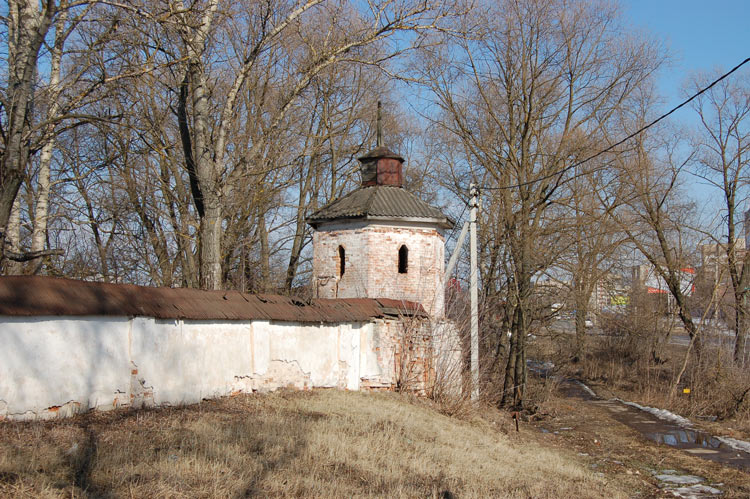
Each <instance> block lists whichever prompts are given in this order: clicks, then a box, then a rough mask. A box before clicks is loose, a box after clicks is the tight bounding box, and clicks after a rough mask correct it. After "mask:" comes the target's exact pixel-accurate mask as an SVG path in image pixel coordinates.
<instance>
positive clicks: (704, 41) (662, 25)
mask: <svg viewBox="0 0 750 499" xmlns="http://www.w3.org/2000/svg"><path fill="white" fill-rule="evenodd" d="M621 5H622V13H623V15H624V21H625V22H626V23H628V24H630V25H633V26H634V27H635V28H640V29H643V30H645V31H647V32H649V33H650V34H651V35H652V36H655V37H656V38H658V39H659V40H661V41H662V42H663V43H664V45H665V47H666V48H667V50H668V51H669V53H670V56H671V62H670V64H669V65H668V66H667V67H665V68H664V70H663V71H662V73H661V75H660V78H659V90H660V93H661V94H662V95H663V98H664V104H663V109H659V110H658V112H659V114H661V113H662V112H666V111H668V110H669V109H671V108H672V107H674V106H675V105H677V104H679V103H680V102H682V101H683V100H684V99H685V98H686V95H685V94H684V93H683V91H682V87H683V85H684V84H685V81H686V79H687V78H688V77H690V75H691V74H694V73H695V72H713V71H714V70H720V71H721V73H722V74H723V73H725V72H727V71H729V70H730V69H732V68H733V67H735V66H736V65H737V64H739V63H740V62H742V61H743V60H745V59H746V58H748V57H750V0H744V1H741V0H714V1H710V0H703V1H699V0H651V1H649V0H622V4H621ZM749 77H750V63H748V64H745V66H743V68H742V69H741V70H740V71H738V72H736V73H734V74H733V75H732V76H730V78H749ZM672 118H673V121H674V122H675V123H677V124H680V125H683V126H687V127H689V128H691V127H697V126H698V120H697V117H696V115H695V112H694V111H692V110H691V109H690V108H689V106H686V107H685V108H682V109H681V110H679V111H677V112H676V113H675V114H673V115H672ZM688 182H689V185H690V194H691V195H692V196H695V198H696V199H697V201H698V203H699V206H702V208H703V209H702V212H703V216H704V217H706V219H707V220H710V219H713V218H714V215H715V213H716V210H717V209H718V201H719V197H718V196H717V191H716V190H714V188H712V187H709V186H708V185H706V183H705V181H703V180H699V179H697V178H695V177H693V178H692V179H690V180H688Z"/></svg>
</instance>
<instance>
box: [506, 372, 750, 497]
mask: <svg viewBox="0 0 750 499" xmlns="http://www.w3.org/2000/svg"><path fill="white" fill-rule="evenodd" d="M614 404H615V405H613V403H612V402H610V401H607V400H592V397H591V396H590V395H588V394H587V393H586V392H585V390H584V389H583V388H581V387H578V388H576V387H575V386H573V385H572V384H571V382H561V383H558V386H557V389H556V390H555V393H554V394H553V395H552V397H551V398H550V400H549V401H547V402H545V404H544V407H543V408H542V410H541V414H540V415H539V417H535V418H532V421H529V422H527V423H526V424H525V425H524V423H523V422H522V423H521V429H522V431H523V432H524V433H526V435H527V436H529V437H531V438H536V439H538V440H539V441H540V442H543V443H544V444H546V445H551V446H555V447H559V448H564V449H567V450H568V451H572V452H575V453H576V454H577V455H578V457H579V458H581V459H583V460H584V461H586V462H588V464H589V466H590V467H591V469H593V470H595V472H596V473H597V474H601V476H604V477H605V478H607V479H611V480H612V481H614V482H616V483H619V484H623V485H625V486H626V487H627V488H628V490H631V491H632V495H633V497H750V469H745V470H743V469H739V468H735V467H731V466H727V465H724V464H721V463H716V462H712V461H710V460H706V459H704V457H705V455H702V453H700V452H695V453H690V452H685V451H684V450H680V449H679V448H675V447H670V446H668V445H665V444H659V443H656V442H654V441H653V440H649V439H648V438H646V436H644V433H642V432H641V431H639V430H637V429H635V428H633V427H631V426H629V425H627V424H624V423H623V422H622V421H623V420H624V418H623V416H624V412H623V410H622V408H623V407H627V406H622V404H619V403H616V402H615V403H614ZM628 410H632V411H635V413H640V414H633V415H630V416H628V417H639V418H640V420H641V421H646V420H647V419H648V418H649V417H650V415H648V414H647V413H644V412H642V411H640V410H638V409H635V408H627V409H624V411H628ZM642 424H652V423H642ZM524 426H525V428H524Z"/></svg>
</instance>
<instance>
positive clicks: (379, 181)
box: [357, 146, 404, 187]
mask: <svg viewBox="0 0 750 499" xmlns="http://www.w3.org/2000/svg"><path fill="white" fill-rule="evenodd" d="M357 159H359V162H360V163H362V165H361V166H360V172H361V173H362V186H363V187H369V186H371V185H393V186H395V187H403V184H404V173H403V165H404V158H402V157H401V156H399V155H398V154H396V153H394V152H392V151H391V150H390V149H388V148H387V147H383V146H379V147H376V148H375V149H373V150H372V151H370V152H368V153H367V154H365V155H364V156H360V157H359V158H357Z"/></svg>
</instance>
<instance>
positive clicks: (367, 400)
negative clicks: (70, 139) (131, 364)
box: [0, 390, 624, 497]
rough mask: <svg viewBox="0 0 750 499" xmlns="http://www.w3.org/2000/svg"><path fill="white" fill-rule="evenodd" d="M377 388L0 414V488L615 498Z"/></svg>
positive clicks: (6, 491) (542, 454)
mask: <svg viewBox="0 0 750 499" xmlns="http://www.w3.org/2000/svg"><path fill="white" fill-rule="evenodd" d="M496 428H498V425H494V426H493V424H492V423H489V422H487V421H486V420H479V419H477V420H472V421H465V420H458V419H455V418H449V417H447V416H444V415H441V414H439V413H438V412H436V411H434V410H432V409H431V408H429V407H427V406H426V405H424V404H420V403H413V402H411V401H410V400H409V399H408V398H406V397H404V396H400V395H396V394H391V393H382V394H366V393H352V392H340V391H334V390H329V391H315V392H278V393H274V394H270V395H248V396H239V397H236V398H232V399H223V400H217V401H210V402H204V403H202V404H199V405H194V406H189V407H184V408H172V409H158V410H146V411H117V412H112V413H89V414H85V415H82V416H78V417H76V418H73V419H69V420H63V421H53V422H34V423H8V422H5V423H0V496H3V497H5V496H34V497H80V496H92V497H230V496H231V497H243V496H256V495H257V496H296V497H354V496H357V497H363V496H371V497H374V496H377V497H383V496H390V497H394V496H395V497H617V496H624V493H622V491H618V490H617V489H613V488H612V484H609V485H608V486H607V488H606V490H605V482H604V480H603V479H602V478H600V477H597V476H594V474H593V473H592V472H591V471H588V470H586V469H585V468H584V467H583V466H582V465H581V464H580V463H579V462H577V461H576V460H575V459H574V458H573V457H572V455H570V453H566V452H565V451H558V452H557V453H555V452H552V451H550V450H546V449H544V448H541V447H540V446H539V445H538V444H536V443H533V442H534V440H533V439H524V438H523V433H522V434H520V436H519V435H516V434H513V435H507V436H506V435H505V434H503V433H502V432H500V431H497V429H496Z"/></svg>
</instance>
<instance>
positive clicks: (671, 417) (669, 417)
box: [615, 399, 692, 426]
mask: <svg viewBox="0 0 750 499" xmlns="http://www.w3.org/2000/svg"><path fill="white" fill-rule="evenodd" d="M615 400H617V401H618V402H621V403H623V404H625V405H629V406H631V407H635V408H636V409H640V410H642V411H645V412H648V413H650V414H653V415H654V416H656V417H657V418H659V419H663V420H665V421H672V422H673V423H678V424H681V425H683V426H692V423H691V422H690V420H689V419H687V418H683V417H682V416H679V415H677V414H675V413H673V412H669V411H667V410H666V409H657V408H656V407H649V406H647V405H640V404H636V403H635V402H627V401H625V400H621V399H615Z"/></svg>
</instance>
